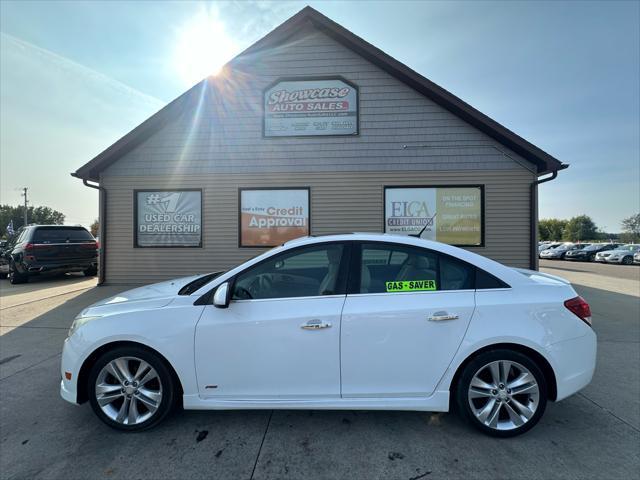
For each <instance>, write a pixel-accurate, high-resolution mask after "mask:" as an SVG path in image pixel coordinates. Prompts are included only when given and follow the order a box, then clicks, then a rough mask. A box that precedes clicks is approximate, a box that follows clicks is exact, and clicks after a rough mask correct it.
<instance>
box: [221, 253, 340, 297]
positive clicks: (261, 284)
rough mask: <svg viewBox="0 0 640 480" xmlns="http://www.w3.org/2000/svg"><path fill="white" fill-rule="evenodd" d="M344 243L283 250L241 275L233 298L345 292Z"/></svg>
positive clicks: (234, 288) (303, 295)
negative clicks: (342, 274) (343, 279)
mask: <svg viewBox="0 0 640 480" xmlns="http://www.w3.org/2000/svg"><path fill="white" fill-rule="evenodd" d="M343 253H344V246H343V245H342V244H337V243H333V244H324V245H313V246H310V247H303V248H299V249H295V250H294V251H291V252H285V253H281V254H280V255H276V256H275V257H273V258H270V259H268V260H266V261H264V262H261V263H260V264H258V265H256V266H254V267H250V268H249V269H248V270H246V271H245V272H243V273H241V274H239V275H238V277H237V278H236V281H235V282H234V286H233V293H232V299H234V300H259V299H268V298H292V297H315V296H321V295H335V294H340V293H344V286H343V285H340V265H341V261H342V256H343Z"/></svg>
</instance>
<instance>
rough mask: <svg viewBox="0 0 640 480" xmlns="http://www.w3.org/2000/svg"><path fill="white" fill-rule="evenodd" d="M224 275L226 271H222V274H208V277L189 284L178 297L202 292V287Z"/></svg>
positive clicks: (204, 276)
mask: <svg viewBox="0 0 640 480" xmlns="http://www.w3.org/2000/svg"><path fill="white" fill-rule="evenodd" d="M223 273H225V272H224V271H222V272H213V273H207V274H206V275H203V276H201V277H198V278H196V279H195V280H193V281H191V282H189V283H187V284H186V285H185V286H184V287H182V288H181V289H180V290H179V291H178V295H191V294H192V293H193V292H196V291H198V290H200V289H201V288H202V287H204V286H205V285H206V284H207V283H209V282H210V281H211V280H213V279H214V278H217V277H219V276H220V275H222V274H223Z"/></svg>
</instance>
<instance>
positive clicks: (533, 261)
mask: <svg viewBox="0 0 640 480" xmlns="http://www.w3.org/2000/svg"><path fill="white" fill-rule="evenodd" d="M568 166H569V165H566V164H562V166H561V167H560V169H559V170H563V169H565V168H567V167H568ZM557 176H558V170H555V171H553V172H551V176H550V177H546V178H543V179H542V180H536V181H535V182H532V183H531V197H530V200H529V215H530V216H529V218H530V219H531V222H530V223H531V231H530V234H529V244H530V251H529V268H530V269H531V270H538V222H537V221H536V219H537V215H538V185H540V184H541V183H545V182H550V181H551V180H553V179H555V178H556V177H557Z"/></svg>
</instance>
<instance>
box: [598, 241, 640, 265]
mask: <svg viewBox="0 0 640 480" xmlns="http://www.w3.org/2000/svg"><path fill="white" fill-rule="evenodd" d="M638 251H640V245H636V244H633V243H628V244H627V245H623V246H621V247H618V248H616V249H615V250H611V251H610V252H609V253H610V255H607V256H606V257H605V258H604V261H605V262H606V263H621V264H623V265H631V264H632V263H633V256H634V254H635V253H637V252H638Z"/></svg>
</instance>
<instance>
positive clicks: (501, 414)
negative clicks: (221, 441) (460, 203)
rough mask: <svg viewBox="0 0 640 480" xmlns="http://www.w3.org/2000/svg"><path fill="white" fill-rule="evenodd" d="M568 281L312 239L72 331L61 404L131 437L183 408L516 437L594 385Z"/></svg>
mask: <svg viewBox="0 0 640 480" xmlns="http://www.w3.org/2000/svg"><path fill="white" fill-rule="evenodd" d="M595 361H596V335H595V333H594V332H593V330H592V328H591V313H590V310H589V305H588V304H587V303H586V302H585V301H584V300H583V299H582V298H581V297H579V296H578V295H577V294H576V292H575V291H574V289H573V288H572V287H571V285H570V284H569V282H567V281H565V280H563V279H561V278H558V277H554V276H551V275H545V274H542V273H539V272H535V271H528V270H517V269H513V268H509V267H506V266H504V265H501V264H499V263H497V262H494V261H492V260H489V259H487V258H484V257H482V256H479V255H476V254H474V253H471V252H468V251H466V250H462V249H459V248H456V247H452V246H449V245H445V244H441V243H436V242H431V241H427V240H422V239H418V238H413V237H404V236H402V237H401V236H390V235H378V234H350V235H334V236H326V237H317V238H313V237H307V238H302V239H298V240H294V241H291V242H288V243H286V244H284V245H283V246H280V247H277V248H274V249H272V250H269V251H268V252H266V253H264V254H262V255H260V256H258V257H256V258H253V259H251V260H249V261H247V262H246V263H244V264H242V265H240V266H238V267H236V268H234V269H232V270H230V271H228V272H224V273H216V274H208V275H199V276H193V277H188V278H181V279H178V280H173V281H168V282H163V283H158V284H155V285H150V286H147V287H142V288H137V289H134V290H130V291H128V292H125V293H122V294H119V295H117V296H114V297H112V298H108V299H106V300H104V301H102V302H99V303H96V304H94V305H92V306H90V307H88V308H87V309H85V310H84V311H82V312H81V313H80V314H79V315H78V317H77V318H76V319H75V320H74V322H73V325H72V326H71V329H70V331H69V337H68V338H67V340H66V341H65V344H64V351H63V355H62V366H61V373H62V382H61V387H60V389H61V394H62V396H63V398H64V399H66V400H68V401H70V402H73V403H83V402H86V401H89V403H90V404H91V406H92V408H93V410H94V411H95V413H96V414H97V416H98V417H99V418H100V419H101V420H102V421H104V422H105V423H107V424H108V425H110V426H112V427H115V428H118V429H121V430H141V429H145V428H148V427H151V426H153V425H155V424H157V423H158V422H160V421H161V420H162V419H163V418H164V417H165V416H166V415H167V414H168V413H169V412H170V410H171V409H172V407H174V406H175V405H176V404H177V405H182V406H183V407H184V408H185V409H201V410H205V409H206V410H227V409H260V408H265V409H274V408H280V409H368V410H422V411H437V412H447V411H449V410H450V409H451V408H452V407H457V410H458V411H459V412H460V413H461V414H462V415H463V416H464V417H465V418H466V419H467V420H468V421H469V422H470V423H471V424H472V425H474V426H476V427H477V428H479V429H480V430H482V431H484V432H486V433H489V434H492V435H497V436H512V435H516V434H519V433H523V432H525V431H527V430H529V429H530V428H531V427H533V426H534V425H535V424H536V423H537V422H538V420H539V419H540V417H541V416H542V414H543V412H544V409H545V406H546V404H547V400H553V401H558V400H562V399H564V398H566V397H568V396H569V395H572V394H574V393H576V392H577V391H578V390H580V389H582V388H583V387H585V386H586V385H587V384H588V383H589V382H590V381H591V377H592V375H593V371H594V367H595Z"/></svg>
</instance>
